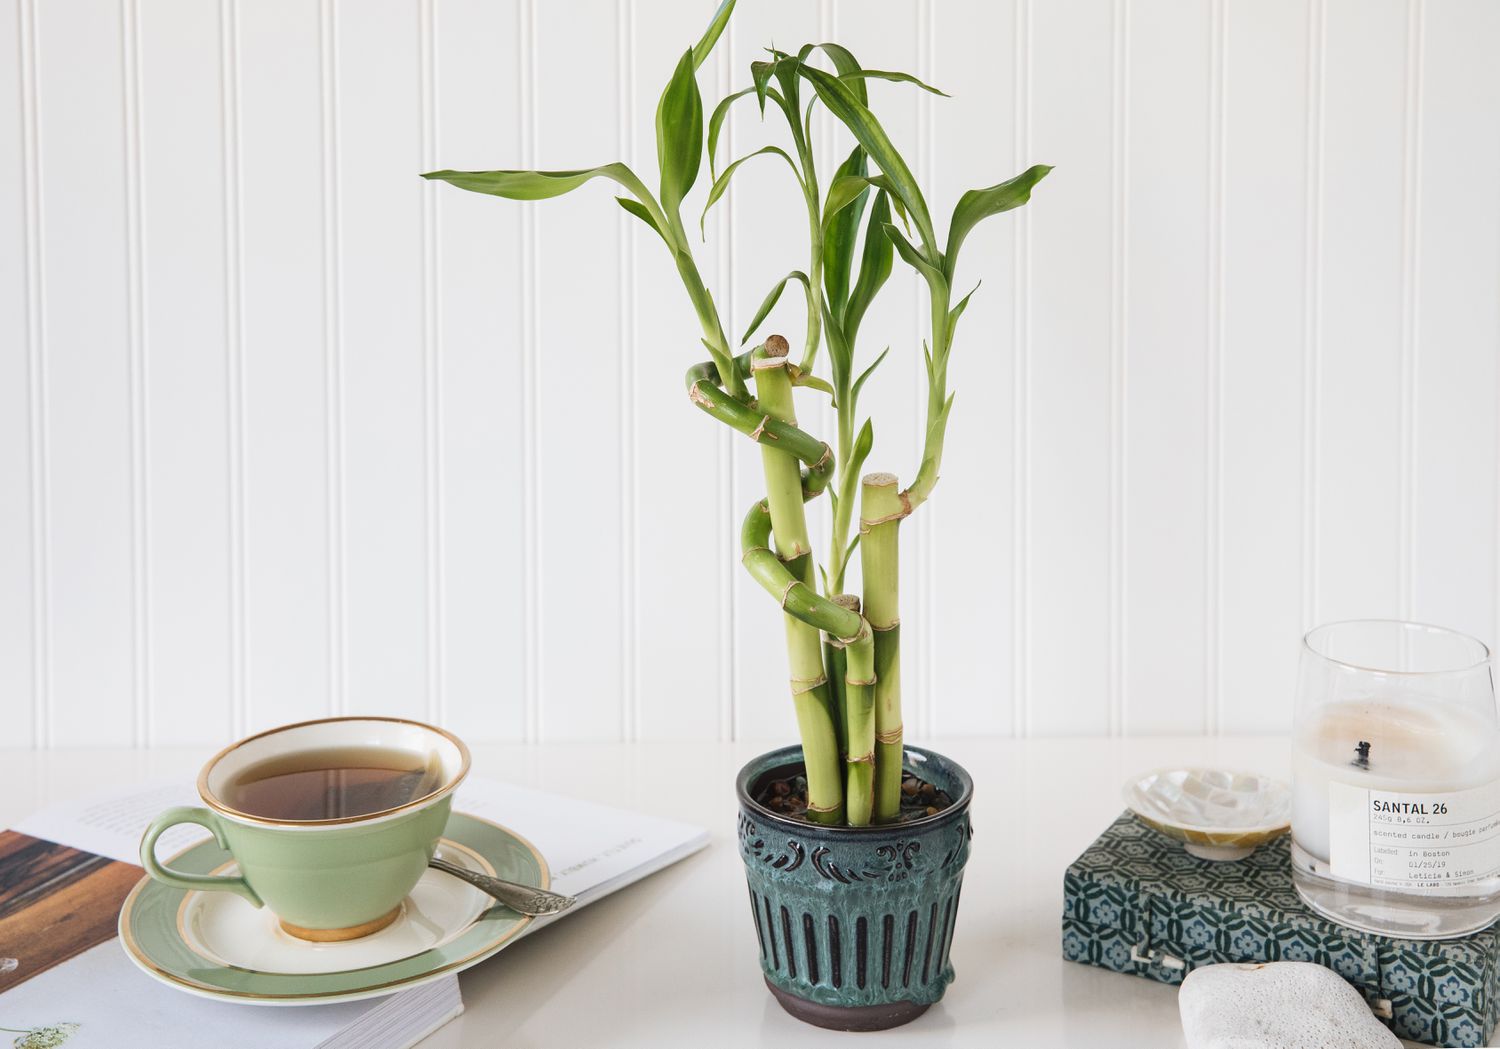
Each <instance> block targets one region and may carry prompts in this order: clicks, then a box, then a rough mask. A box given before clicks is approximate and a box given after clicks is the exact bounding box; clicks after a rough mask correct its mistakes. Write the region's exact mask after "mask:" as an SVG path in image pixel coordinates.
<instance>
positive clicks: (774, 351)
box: [766, 335, 791, 357]
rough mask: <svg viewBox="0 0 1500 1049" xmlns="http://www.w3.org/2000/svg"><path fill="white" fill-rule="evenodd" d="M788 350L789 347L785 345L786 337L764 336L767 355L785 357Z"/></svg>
mask: <svg viewBox="0 0 1500 1049" xmlns="http://www.w3.org/2000/svg"><path fill="white" fill-rule="evenodd" d="M790 350H791V347H790V346H788V345H787V341H786V339H785V338H783V337H782V336H780V335H770V336H767V337H766V356H767V357H785V356H786V355H787V353H788V352H789V351H790Z"/></svg>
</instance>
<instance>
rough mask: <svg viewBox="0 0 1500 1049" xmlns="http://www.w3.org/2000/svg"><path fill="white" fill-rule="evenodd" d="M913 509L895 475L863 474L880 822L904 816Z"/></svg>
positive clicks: (863, 552) (863, 562)
mask: <svg viewBox="0 0 1500 1049" xmlns="http://www.w3.org/2000/svg"><path fill="white" fill-rule="evenodd" d="M910 512H911V510H910V504H909V503H908V502H907V500H906V497H905V496H904V495H903V494H902V493H901V491H900V489H899V487H898V484H897V481H896V476H895V474H888V473H871V474H866V475H865V476H864V479H863V482H862V485H861V501H860V520H859V531H860V536H861V538H860V568H861V572H862V573H863V575H864V614H865V619H866V620H868V622H869V624H870V629H871V630H872V631H874V635H875V645H874V657H875V658H874V667H873V668H872V670H873V674H872V675H871V676H873V677H874V678H875V692H874V706H875V820H876V821H877V822H881V823H886V822H891V821H894V820H895V819H896V818H897V817H898V816H900V814H901V763H902V758H903V756H904V750H903V748H902V740H901V736H902V724H901V616H900V528H901V521H902V519H903V518H905V517H906V516H907V515H908V514H909V513H910Z"/></svg>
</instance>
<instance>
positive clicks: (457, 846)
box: [120, 812, 550, 1005]
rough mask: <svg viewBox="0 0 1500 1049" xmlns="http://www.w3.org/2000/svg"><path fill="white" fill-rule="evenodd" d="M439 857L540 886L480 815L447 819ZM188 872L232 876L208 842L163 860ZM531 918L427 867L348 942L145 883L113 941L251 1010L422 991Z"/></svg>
mask: <svg viewBox="0 0 1500 1049" xmlns="http://www.w3.org/2000/svg"><path fill="white" fill-rule="evenodd" d="M437 854H438V856H439V857H441V858H442V859H445V860H448V861H449V862H450V863H455V864H457V865H459V866H461V867H465V868H467V869H469V870H472V871H478V872H480V873H482V874H491V875H495V876H497V877H500V878H504V879H506V880H507V881H514V882H520V883H522V884H525V885H536V886H539V887H541V888H546V887H547V885H548V883H549V881H550V878H549V876H548V871H547V864H546V861H544V860H543V859H542V857H541V855H540V854H539V853H538V852H537V851H536V849H535V848H534V847H533V846H532V845H531V843H530V842H528V841H526V840H525V839H524V838H522V837H520V836H519V835H517V834H514V833H512V832H511V831H509V830H506V829H505V828H504V827H501V826H498V825H496V824H494V823H490V822H489V821H488V820H482V819H480V818H478V817H477V816H469V815H465V814H464V813H460V812H454V813H453V814H452V815H450V816H449V817H448V825H447V827H446V828H444V832H443V839H442V841H441V842H440V843H439V844H438V850H437ZM171 863H172V866H173V867H174V868H175V869H178V870H182V871H185V872H188V873H193V874H223V873H229V872H233V871H234V870H235V869H236V864H235V863H234V861H233V859H231V858H230V856H229V854H228V853H227V852H225V851H224V850H223V849H221V848H219V846H218V845H217V844H216V843H215V842H214V841H213V840H212V839H209V840H206V841H202V842H199V843H198V844H197V845H193V846H190V847H189V848H187V849H186V850H184V851H183V852H181V853H179V854H178V855H177V856H175V857H173V858H172V861H171ZM531 920H532V919H531V918H529V917H524V916H522V915H519V914H517V913H516V912H515V911H512V910H511V909H510V908H508V907H504V906H501V905H500V904H497V903H495V901H494V900H493V899H491V898H490V897H489V896H487V895H485V894H484V893H482V892H480V891H479V890H478V889H475V888H473V887H472V886H470V885H469V884H467V883H466V882H463V881H460V880H459V879H457V878H455V877H453V876H452V875H448V874H444V873H442V872H441V871H436V870H432V869H431V868H429V869H428V870H427V871H425V872H424V873H423V875H422V879H421V880H420V881H419V882H418V883H417V885H416V887H415V888H414V889H412V891H411V893H410V895H408V896H407V897H406V899H405V900H404V901H403V902H402V904H401V913H400V915H399V917H398V918H397V919H396V920H395V921H394V922H392V923H391V924H390V925H388V926H386V927H385V928H383V929H381V930H379V931H378V932H374V933H371V934H370V935H369V936H363V937H360V938H359V939H357V940H346V941H343V942H339V943H313V942H310V941H307V940H301V939H298V938H296V937H294V936H292V935H290V934H288V933H287V932H286V931H284V930H283V929H282V928H281V926H280V924H279V923H278V922H277V920H276V916H275V915H274V914H273V913H271V911H270V910H269V909H267V908H263V907H255V906H253V905H252V904H250V903H249V902H248V901H247V900H245V899H243V898H241V897H239V896H237V895H235V894H234V893H228V892H198V891H194V892H185V891H183V890H182V889H173V888H169V887H168V886H165V885H163V884H161V883H160V882H157V881H153V880H151V879H150V878H143V879H142V880H141V881H140V882H139V883H138V884H137V885H136V886H135V888H134V889H132V890H131V891H130V895H129V896H127V897H126V898H125V902H124V904H123V905H122V906H121V908H120V942H121V943H122V944H123V945H124V947H125V953H126V954H127V955H128V956H129V957H130V960H131V961H133V962H134V963H135V964H136V965H137V966H138V967H139V968H141V969H142V970H144V971H145V972H146V973H147V974H148V975H150V976H152V977H153V978H155V979H157V980H160V981H161V982H163V983H166V984H168V985H170V986H172V987H176V988H178V989H179V990H184V991H187V992H189V993H190V994H196V995H199V996H202V997H205V998H216V999H220V1000H223V1001H232V1002H240V1003H242V1004H251V1005H310V1004H326V1003H329V1002H351V1001H358V1000H359V999H362V998H374V997H378V996H380V995H385V994H390V993H392V992H393V991H397V990H402V989H405V988H408V987H415V986H417V985H419V984H423V983H428V982H430V981H432V980H436V979H439V978H441V977H442V976H444V975H446V974H447V973H453V972H460V971H462V970H463V969H466V968H468V967H469V966H471V965H476V964H478V963H479V962H481V961H483V960H484V959H486V958H488V957H489V956H490V955H492V954H494V953H495V952H496V951H498V950H499V949H500V948H501V947H503V946H504V945H505V944H506V943H507V942H508V941H509V940H511V939H513V938H514V937H515V936H516V935H517V934H518V933H519V932H520V931H521V930H522V929H524V928H525V927H526V925H527V924H528V923H529V922H530V921H531Z"/></svg>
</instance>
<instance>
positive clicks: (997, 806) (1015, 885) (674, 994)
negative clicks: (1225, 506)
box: [0, 737, 1290, 1049]
mask: <svg viewBox="0 0 1500 1049" xmlns="http://www.w3.org/2000/svg"><path fill="white" fill-rule="evenodd" d="M770 745H771V744H768V743H762V744H760V745H756V744H751V743H733V744H712V745H708V746H703V745H692V746H688V745H684V746H672V745H666V744H547V745H541V746H531V747H523V746H497V747H477V748H475V751H474V759H475V771H476V773H478V774H480V775H484V776H489V777H492V778H496V779H504V780H510V781H513V782H517V783H522V784H525V785H528V786H534V787H537V788H540V789H543V790H549V791H554V792H557V793H560V794H568V795H572V796H575V797H579V798H585V799H589V800H593V801H600V802H605V803H608V804H613V805H619V806H623V807H627V808H633V809H637V810H640V811H643V812H651V813H657V814H660V815H663V816H672V817H676V818H678V819H684V820H689V821H692V822H695V823H699V824H701V825H703V826H705V827H707V828H709V829H710V830H711V831H712V833H713V840H712V842H711V844H710V845H709V846H708V848H707V849H705V850H704V851H702V852H700V853H698V854H697V855H695V856H692V857H690V858H688V859H687V860H684V861H683V862H681V863H679V864H677V865H676V866H675V867H672V868H669V869H668V870H666V871H663V872H662V873H660V874H658V875H656V876H654V877H652V878H649V879H647V880H646V881H644V882H641V883H639V884H637V885H635V886H632V887H630V888H628V889H625V890H623V891H621V892H619V893H616V894H615V895H613V896H610V897H608V898H607V899H604V900H601V901H600V902H598V903H596V904H593V905H591V906H589V907H587V908H585V909H584V910H582V911H579V912H577V913H575V914H572V915H569V916H568V917H567V918H566V919H565V920H564V921H561V922H559V923H558V924H556V925H554V926H552V927H550V928H548V929H545V930H542V931H540V932H538V933H537V935H536V936H534V937H529V938H527V939H525V940H522V941H520V942H518V943H516V944H515V945H513V946H512V947H509V948H507V949H506V950H504V951H503V952H501V953H500V954H499V955H497V956H496V957H495V958H493V959H491V960H490V961H488V962H485V963H484V964H481V965H479V966H477V967H475V968H474V969H471V970H469V971H468V972H467V973H465V974H464V975H463V976H462V977H461V980H462V986H463V997H464V1003H465V1006H466V1011H465V1013H464V1015H463V1016H462V1017H460V1018H459V1019H457V1020H455V1021H453V1022H452V1023H450V1024H448V1025H447V1026H446V1027H444V1028H442V1029H441V1030H439V1031H438V1032H436V1033H435V1034H433V1035H432V1036H431V1037H429V1038H428V1039H426V1040H425V1041H424V1042H423V1043H422V1047H423V1049H470V1047H480V1046H483V1047H487V1049H488V1047H500V1046H504V1047H506V1049H533V1047H538V1049H540V1047H546V1049H554V1047H558V1049H586V1047H591V1046H611V1047H613V1046H650V1047H652V1049H672V1047H677V1046H682V1047H691V1049H702V1047H703V1046H705V1045H707V1046H709V1047H710V1049H732V1047H740V1046H795V1047H798V1049H801V1047H811V1049H817V1047H819V1046H835V1045H842V1046H845V1047H847V1046H849V1045H851V1044H853V1040H854V1038H855V1037H856V1036H853V1035H846V1034H841V1033H835V1032H830V1031H822V1030H818V1029H816V1028H812V1027H808V1026H805V1025H803V1024H800V1023H798V1022H796V1021H794V1020H792V1019H791V1018H790V1017H788V1016H787V1015H786V1014H785V1013H783V1012H782V1011H781V1008H780V1007H779V1006H777V1005H776V1003H775V1002H774V1001H772V999H771V996H770V995H769V994H768V993H767V992H766V990H765V987H764V985H763V984H762V982H761V976H760V968H759V962H758V950H757V947H756V944H755V933H754V927H753V926H752V925H751V923H750V919H749V915H748V914H747V913H746V908H747V907H748V903H747V897H746V895H745V883H744V878H743V875H742V873H741V867H740V859H739V855H738V852H737V850H736V847H735V841H734V827H735V801H734V790H733V777H734V773H735V772H736V771H737V770H738V769H739V767H740V765H741V764H742V763H743V762H744V761H746V760H748V759H749V758H750V757H753V756H754V755H755V754H756V753H759V752H760V751H763V750H767V749H770ZM932 745H933V746H934V747H935V749H938V750H941V751H943V752H944V753H946V754H949V755H950V756H952V757H953V758H955V759H957V760H958V761H959V762H961V763H962V764H963V765H965V766H966V767H967V768H968V769H969V771H970V772H971V773H972V774H973V776H974V779H975V781H976V785H977V787H976V797H975V801H974V810H973V813H974V825H975V834H974V851H973V856H972V858H971V859H970V861H969V867H968V871H967V874H966V877H965V882H964V898H963V906H962V910H961V912H960V913H961V920H960V922H959V926H958V932H957V936H956V939H955V940H954V942H953V954H952V957H953V964H954V968H955V969H956V970H957V972H958V978H957V980H956V981H955V982H954V983H953V985H952V987H951V988H950V989H949V991H948V995H947V997H946V998H944V1000H943V1001H942V1002H941V1003H939V1004H938V1005H936V1006H934V1007H933V1008H932V1009H931V1010H929V1011H928V1013H927V1014H926V1015H925V1016H923V1017H922V1018H921V1019H919V1020H917V1021H916V1022H915V1023H913V1024H911V1025H908V1026H907V1027H903V1028H898V1029H897V1030H895V1031H891V1032H886V1033H884V1034H878V1035H863V1036H857V1037H858V1038H859V1039H860V1044H869V1045H872V1046H878V1045H893V1044H898V1043H899V1044H900V1045H902V1046H907V1047H922V1046H943V1047H952V1049H962V1047H966V1046H975V1047H979V1046H983V1047H985V1049H993V1047H994V1046H997V1045H1005V1046H1025V1047H1027V1049H1054V1047H1055V1049H1065V1047H1066V1049H1085V1047H1087V1049H1096V1047H1104V1046H1108V1047H1110V1049H1178V1047H1181V1046H1182V1045H1183V1044H1184V1043H1183V1040H1182V1034H1181V1028H1180V1026H1179V1023H1178V1018H1177V992H1176V989H1175V988H1172V987H1167V986H1163V985H1161V984H1157V983H1153V982H1151V981H1149V980H1143V979H1139V978H1137V977H1131V976H1122V975H1119V974H1116V973H1110V972H1105V971H1103V970H1100V969H1094V968H1091V967H1088V966H1083V965H1076V964H1073V963H1070V962H1065V961H1063V960H1062V957H1061V953H1060V949H1059V938H1060V932H1059V921H1060V918H1061V915H1062V875H1063V870H1064V869H1065V868H1066V867H1067V865H1068V864H1069V863H1070V862H1071V861H1072V860H1073V859H1074V858H1076V857H1077V856H1078V854H1079V853H1080V852H1082V851H1083V849H1084V848H1085V847H1086V846H1087V845H1088V844H1089V843H1090V842H1091V841H1092V840H1093V839H1094V838H1095V837H1096V836H1097V835H1098V833H1099V832H1100V831H1101V830H1103V829H1104V827H1105V826H1107V825H1108V824H1109V822H1110V821H1111V820H1112V819H1113V818H1114V817H1115V816H1116V815H1118V814H1119V812H1120V809H1121V803H1120V793H1119V790H1120V784H1121V783H1123V782H1124V781H1125V780H1126V779H1127V778H1129V777H1130V776H1132V775H1134V774H1136V773H1139V772H1142V771H1146V770H1149V769H1152V768H1156V767H1159V766H1163V765H1180V764H1185V763H1192V764H1211V765H1223V766H1230V767H1243V768H1247V769H1253V770H1257V771H1262V772H1266V773H1270V774H1273V775H1279V776H1286V775H1287V774H1288V768H1289V755H1290V751H1289V748H1288V744H1287V741H1286V740H1285V739H1283V738H1269V737H1260V738H1253V737H1252V738H1238V739H1211V738H1195V737H1174V738H1149V739H1130V740H1126V739H1066V740H1024V741H1022V740H999V739H992V740H982V739H981V740H975V739H966V740H949V741H943V740H939V741H935V742H934V743H933V744H932ZM210 752H211V751H210V749H209V748H202V749H171V750H150V751H132V750H123V749H122V750H60V751H52V752H32V751H18V750H5V751H0V826H10V825H13V824H14V823H15V822H16V821H18V820H19V819H21V818H22V817H23V816H25V815H26V814H27V813H29V812H30V811H32V810H33V809H35V808H38V807H40V806H43V805H46V804H50V803H52V802H57V801H64V800H68V799H69V798H72V797H75V796H81V795H83V794H87V793H91V792H93V791H97V790H100V789H103V788H106V787H109V786H112V785H118V784H121V783H128V782H132V781H145V780H149V779H154V778H160V777H163V776H174V775H181V776H183V777H185V778H190V777H191V776H192V775H194V774H195V773H196V771H197V768H198V766H199V765H200V764H201V763H202V761H203V760H204V759H205V758H206V757H207V756H208V754H209V753H210ZM461 799H462V795H461V794H460V802H459V804H460V806H461V805H462V800H461ZM268 1049H269V1047H268Z"/></svg>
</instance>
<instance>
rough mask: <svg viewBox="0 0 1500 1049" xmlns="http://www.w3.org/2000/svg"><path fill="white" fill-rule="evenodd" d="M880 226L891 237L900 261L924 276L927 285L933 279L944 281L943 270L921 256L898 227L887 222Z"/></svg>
mask: <svg viewBox="0 0 1500 1049" xmlns="http://www.w3.org/2000/svg"><path fill="white" fill-rule="evenodd" d="M882 228H883V229H884V230H885V235H886V236H887V237H889V238H890V239H891V243H892V244H894V245H895V246H896V251H897V253H898V254H899V255H900V256H901V258H902V261H904V262H905V263H906V264H907V265H908V266H910V267H911V268H912V269H914V270H916V271H917V272H918V273H920V274H921V275H922V276H923V277H924V278H926V280H927V283H928V284H929V285H931V284H932V283H933V282H934V281H937V282H939V283H942V282H944V281H945V278H944V277H943V271H942V270H940V269H938V268H937V267H936V266H934V265H933V264H932V263H930V262H928V261H927V260H926V259H925V258H923V257H922V253H921V252H920V251H918V250H917V249H916V248H915V247H913V246H912V242H911V241H909V240H907V239H906V238H905V237H903V236H902V235H901V231H900V230H899V229H897V228H896V227H895V226H893V225H891V224H890V223H889V222H887V223H886V224H885V225H884V226H883V227H882Z"/></svg>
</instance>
